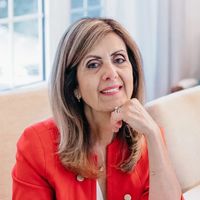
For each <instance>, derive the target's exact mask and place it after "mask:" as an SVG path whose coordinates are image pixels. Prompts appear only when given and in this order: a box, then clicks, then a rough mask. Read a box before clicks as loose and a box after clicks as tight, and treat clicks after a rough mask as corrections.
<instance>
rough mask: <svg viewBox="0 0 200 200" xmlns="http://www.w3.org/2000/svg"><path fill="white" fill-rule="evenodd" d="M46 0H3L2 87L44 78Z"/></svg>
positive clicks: (0, 14)
mask: <svg viewBox="0 0 200 200" xmlns="http://www.w3.org/2000/svg"><path fill="white" fill-rule="evenodd" d="M43 5H44V2H43V0H28V1H27V0H0V55H1V56H0V90H4V89H9V88H13V87H18V86H21V85H25V84H30V83H34V82H38V81H42V80H44V77H45V74H44V56H43V55H44V48H43V46H44V31H43V30H44V15H43V14H44V6H43Z"/></svg>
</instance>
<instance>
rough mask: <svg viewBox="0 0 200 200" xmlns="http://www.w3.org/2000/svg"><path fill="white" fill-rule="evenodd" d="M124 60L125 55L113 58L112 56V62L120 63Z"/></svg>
mask: <svg viewBox="0 0 200 200" xmlns="http://www.w3.org/2000/svg"><path fill="white" fill-rule="evenodd" d="M125 61H126V59H125V57H124V56H123V55H117V56H116V57H115V58H114V63H117V64H122V63H124V62H125Z"/></svg>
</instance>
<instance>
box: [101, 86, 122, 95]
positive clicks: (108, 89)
mask: <svg viewBox="0 0 200 200" xmlns="http://www.w3.org/2000/svg"><path fill="white" fill-rule="evenodd" d="M121 89H122V85H113V86H111V87H106V88H104V89H103V90H101V91H100V93H101V94H104V95H114V94H117V93H118V92H119V91H120V90H121Z"/></svg>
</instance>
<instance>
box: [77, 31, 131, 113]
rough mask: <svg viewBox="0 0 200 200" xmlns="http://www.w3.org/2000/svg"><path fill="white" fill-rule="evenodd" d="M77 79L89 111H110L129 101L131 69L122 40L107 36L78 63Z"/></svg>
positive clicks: (111, 35) (113, 34)
mask: <svg viewBox="0 0 200 200" xmlns="http://www.w3.org/2000/svg"><path fill="white" fill-rule="evenodd" d="M77 79H78V92H79V93H80V95H81V97H82V99H83V101H84V104H85V106H87V107H88V108H90V109H92V110H96V111H104V112H110V111H112V110H113V109H114V108H115V107H116V106H120V105H122V104H124V103H125V102H126V101H127V100H128V99H130V98H131V95H132V92H133V75H132V66H131V63H130V61H129V58H128V54H127V50H126V46H125V43H124V42H123V40H122V39H121V38H120V37H119V36H118V35H117V34H115V33H109V34H107V35H106V36H105V37H104V38H103V39H102V40H100V41H99V42H98V43H97V44H96V45H95V46H94V47H93V48H92V49H91V51H89V53H88V54H87V55H86V56H85V57H84V58H83V60H82V61H81V63H80V64H79V66H78V69H77Z"/></svg>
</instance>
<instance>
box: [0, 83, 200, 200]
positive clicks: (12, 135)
mask: <svg viewBox="0 0 200 200" xmlns="http://www.w3.org/2000/svg"><path fill="white" fill-rule="evenodd" d="M145 107H146V109H147V110H148V112H149V113H150V114H151V116H152V117H153V118H154V119H155V120H156V121H157V123H158V124H159V126H161V127H163V128H164V130H165V138H166V144H167V148H168V151H169V156H170V158H171V161H172V165H173V167H174V170H175V171H176V174H177V177H178V179H179V181H180V184H181V188H182V191H183V192H184V197H185V199H186V200H199V199H200V86H199V87H195V88H191V89H187V90H182V91H180V92H176V93H173V94H170V95H167V96H164V97H162V98H159V99H156V100H154V101H151V102H149V103H147V104H146V105H145ZM50 116H51V111H50V106H49V101H48V93H47V86H46V84H45V83H43V84H39V85H34V87H33V88H30V87H29V88H28V89H27V88H24V89H17V90H15V91H14V92H13V91H8V92H3V93H0V125H1V129H0V138H1V142H2V144H1V146H0V199H1V200H10V199H12V197H11V188H12V179H11V169H12V167H13V165H14V163H15V153H16V143H17V140H18V138H19V137H20V135H21V133H22V132H23V130H24V128H25V127H27V126H28V125H30V124H32V123H34V122H37V121H40V120H42V119H44V118H47V117H50ZM169 192H170V191H169Z"/></svg>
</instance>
